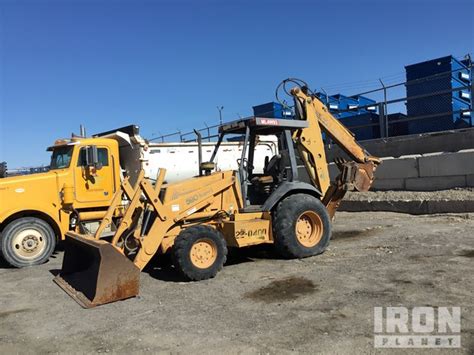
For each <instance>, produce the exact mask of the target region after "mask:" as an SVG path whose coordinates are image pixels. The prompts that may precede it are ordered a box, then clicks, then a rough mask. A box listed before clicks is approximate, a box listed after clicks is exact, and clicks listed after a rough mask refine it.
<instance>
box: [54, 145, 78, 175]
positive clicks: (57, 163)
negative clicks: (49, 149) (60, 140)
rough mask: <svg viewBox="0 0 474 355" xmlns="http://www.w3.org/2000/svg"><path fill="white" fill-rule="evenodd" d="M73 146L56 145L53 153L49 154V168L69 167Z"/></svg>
mask: <svg viewBox="0 0 474 355" xmlns="http://www.w3.org/2000/svg"><path fill="white" fill-rule="evenodd" d="M72 150H73V147H70V146H64V147H58V148H55V149H54V150H53V155H52V156H51V166H50V169H51V170H52V169H64V168H68V167H69V163H70V162H71V157H72Z"/></svg>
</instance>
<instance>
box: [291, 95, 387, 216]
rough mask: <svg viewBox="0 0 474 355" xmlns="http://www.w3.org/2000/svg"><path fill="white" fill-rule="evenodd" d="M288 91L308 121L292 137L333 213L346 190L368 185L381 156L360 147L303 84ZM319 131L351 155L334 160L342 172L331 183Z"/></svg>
mask: <svg viewBox="0 0 474 355" xmlns="http://www.w3.org/2000/svg"><path fill="white" fill-rule="evenodd" d="M291 95H292V96H293V98H294V100H295V110H296V114H297V117H298V118H299V119H303V120H306V121H307V122H308V127H307V128H303V129H300V130H297V131H295V132H294V134H293V140H294V141H295V143H296V146H297V148H298V151H299V153H300V157H301V159H302V160H303V162H304V164H305V167H306V170H307V172H308V174H309V177H310V179H311V181H312V183H313V184H314V185H315V186H316V187H317V188H319V189H320V191H321V193H322V194H323V203H324V204H325V205H326V207H327V208H328V211H329V214H330V215H331V217H332V216H334V213H335V212H336V209H337V207H338V206H339V203H340V201H341V200H342V198H343V197H344V194H345V193H346V191H348V190H353V189H355V190H357V191H368V190H369V189H370V186H371V185H372V182H373V179H374V171H375V169H376V167H377V165H378V164H380V159H378V158H376V157H374V156H371V155H370V154H369V153H368V152H367V151H366V150H365V149H364V148H363V147H361V146H360V145H359V144H358V143H357V141H356V140H355V138H354V136H353V134H352V133H351V132H350V131H349V130H348V129H347V128H346V127H344V125H343V124H341V123H340V122H339V121H338V120H337V119H336V118H334V116H333V115H331V113H330V112H329V111H328V109H327V108H326V106H325V105H324V104H323V103H322V102H321V101H319V99H317V98H316V97H314V96H312V95H309V94H308V93H307V90H306V89H305V88H304V87H303V88H299V87H296V88H293V89H292V90H291ZM322 132H325V133H326V134H327V135H328V136H329V137H331V138H332V140H333V141H334V142H335V143H336V144H337V145H338V146H339V147H341V149H343V150H344V151H345V152H346V153H347V154H348V155H349V157H351V158H352V159H353V161H351V162H345V161H344V160H342V159H338V160H337V161H336V164H337V166H338V168H339V169H340V171H341V173H340V174H339V176H338V177H337V178H336V181H335V182H334V183H332V184H331V182H330V178H329V170H328V162H327V160H326V154H325V150H324V142H323V138H322Z"/></svg>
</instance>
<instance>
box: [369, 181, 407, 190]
mask: <svg viewBox="0 0 474 355" xmlns="http://www.w3.org/2000/svg"><path fill="white" fill-rule="evenodd" d="M404 189H405V179H377V178H376V179H375V180H374V183H373V184H372V188H371V190H379V191H387V190H404Z"/></svg>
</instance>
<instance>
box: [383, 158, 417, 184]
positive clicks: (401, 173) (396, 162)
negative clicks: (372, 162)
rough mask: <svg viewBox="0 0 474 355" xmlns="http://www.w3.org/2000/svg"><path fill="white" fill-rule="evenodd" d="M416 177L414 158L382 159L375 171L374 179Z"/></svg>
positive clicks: (415, 161)
mask: <svg viewBox="0 0 474 355" xmlns="http://www.w3.org/2000/svg"><path fill="white" fill-rule="evenodd" d="M412 177H418V160H417V159H416V158H405V159H384V160H383V161H382V164H380V165H379V166H378V167H377V170H376V171H375V178H376V179H403V178H412Z"/></svg>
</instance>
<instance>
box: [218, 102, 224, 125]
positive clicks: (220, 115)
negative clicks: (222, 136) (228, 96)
mask: <svg viewBox="0 0 474 355" xmlns="http://www.w3.org/2000/svg"><path fill="white" fill-rule="evenodd" d="M223 109H224V106H217V110H218V111H219V124H222V110H223Z"/></svg>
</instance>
